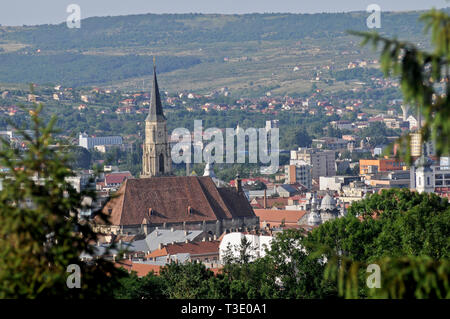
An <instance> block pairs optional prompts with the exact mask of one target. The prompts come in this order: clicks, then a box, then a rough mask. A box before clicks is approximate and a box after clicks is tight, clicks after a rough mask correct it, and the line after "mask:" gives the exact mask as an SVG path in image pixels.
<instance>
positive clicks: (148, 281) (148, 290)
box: [114, 269, 166, 299]
mask: <svg viewBox="0 0 450 319" xmlns="http://www.w3.org/2000/svg"><path fill="white" fill-rule="evenodd" d="M121 271H123V272H126V271H125V270H124V269H121ZM119 284H120V288H118V289H115V290H114V298H117V299H164V298H165V295H164V289H165V288H166V284H165V282H164V281H163V278H162V277H160V276H157V275H155V274H154V273H153V272H150V273H149V274H147V275H146V276H144V277H142V278H139V277H138V276H137V275H136V273H135V272H132V273H131V274H128V273H124V276H123V277H122V278H120V280H119Z"/></svg>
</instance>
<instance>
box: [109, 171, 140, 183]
mask: <svg viewBox="0 0 450 319" xmlns="http://www.w3.org/2000/svg"><path fill="white" fill-rule="evenodd" d="M131 177H133V176H132V175H131V173H130V172H121V173H110V174H106V175H105V184H106V185H110V184H121V183H123V181H124V180H126V179H127V178H131Z"/></svg>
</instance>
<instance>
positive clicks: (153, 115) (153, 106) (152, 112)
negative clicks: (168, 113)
mask: <svg viewBox="0 0 450 319" xmlns="http://www.w3.org/2000/svg"><path fill="white" fill-rule="evenodd" d="M145 120H146V121H151V122H156V121H165V120H166V117H165V116H164V113H163V108H162V103H161V97H160V95H159V87H158V80H157V79H156V67H155V66H153V87H152V96H151V100H150V108H149V111H148V115H147V118H146V119H145Z"/></svg>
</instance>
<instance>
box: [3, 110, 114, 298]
mask: <svg viewBox="0 0 450 319" xmlns="http://www.w3.org/2000/svg"><path fill="white" fill-rule="evenodd" d="M41 111H42V105H35V107H34V108H33V109H31V110H30V113H31V114H32V115H31V120H32V121H31V125H32V130H33V134H32V135H28V134H26V133H25V131H23V130H20V129H19V132H21V134H22V135H23V137H24V140H25V142H26V144H27V149H26V150H25V151H23V152H22V151H20V150H19V149H15V148H11V147H9V145H8V144H5V148H4V150H2V151H0V165H1V166H2V167H4V168H5V169H6V171H3V172H1V173H0V180H1V181H2V190H1V191H0V298H42V297H64V298H88V297H97V298H98V297H111V296H112V290H113V288H114V287H116V286H117V281H116V279H117V278H120V274H119V273H118V271H117V269H116V268H115V267H114V266H113V264H112V263H110V262H109V261H107V260H105V259H103V258H99V259H96V260H95V261H94V262H91V263H86V262H82V261H81V260H80V259H79V257H80V254H81V253H83V252H85V253H88V254H91V255H93V254H94V252H93V247H91V246H90V245H89V243H90V242H93V241H96V240H97V234H96V233H94V232H93V231H92V229H91V227H90V225H89V224H88V223H86V222H84V221H83V220H80V219H79V218H78V212H79V211H80V210H81V209H82V208H85V205H83V204H82V201H83V199H84V198H85V197H86V196H90V197H92V198H94V199H95V194H94V193H92V192H82V193H78V192H77V191H76V190H75V189H74V188H73V187H72V186H71V184H70V183H69V182H67V181H66V178H67V177H70V176H73V173H72V172H71V170H70V169H69V167H68V164H69V161H68V158H67V153H66V152H65V151H62V150H60V149H59V148H56V149H55V148H54V147H51V145H55V144H56V143H55V141H54V139H53V137H52V136H53V134H54V133H55V131H54V129H53V125H54V123H55V118H53V119H52V120H51V121H50V122H49V123H48V125H46V126H45V125H44V124H43V122H42V120H41V118H40V114H41ZM99 217H100V218H104V215H102V214H101V213H100V214H99ZM71 264H75V265H78V266H79V267H80V270H81V282H80V284H81V286H80V288H79V289H77V288H72V289H69V288H68V286H67V282H68V281H69V280H71V278H68V276H69V275H70V273H68V272H67V270H68V266H69V265H71ZM72 282H73V281H72Z"/></svg>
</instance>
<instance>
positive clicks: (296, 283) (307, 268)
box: [266, 229, 336, 299]
mask: <svg viewBox="0 0 450 319" xmlns="http://www.w3.org/2000/svg"><path fill="white" fill-rule="evenodd" d="M305 236H306V234H305V233H304V232H303V231H299V230H292V229H289V230H286V231H284V232H282V233H279V234H277V236H276V237H275V239H274V240H273V242H272V244H271V249H270V251H267V256H266V258H267V260H268V261H269V262H270V264H271V265H272V275H271V276H270V277H269V278H271V279H272V280H274V282H275V281H276V282H278V283H279V285H280V287H279V288H280V289H279V296H280V297H281V298H297V299H304V298H326V297H332V296H335V295H336V294H335V291H334V288H333V284H332V282H331V281H329V280H326V279H324V270H325V262H324V260H323V258H322V256H319V255H316V254H310V253H309V252H308V251H307V250H306V249H304V240H305V238H306V237H305Z"/></svg>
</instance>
